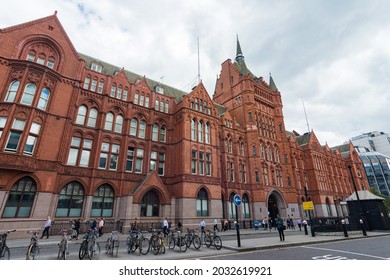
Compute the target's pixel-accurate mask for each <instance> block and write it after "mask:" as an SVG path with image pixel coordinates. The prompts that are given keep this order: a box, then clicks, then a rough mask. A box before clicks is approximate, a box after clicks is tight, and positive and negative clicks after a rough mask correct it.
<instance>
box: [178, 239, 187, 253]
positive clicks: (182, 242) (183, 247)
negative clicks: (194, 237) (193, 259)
mask: <svg viewBox="0 0 390 280" xmlns="http://www.w3.org/2000/svg"><path fill="white" fill-rule="evenodd" d="M178 243H179V244H178V245H179V249H180V251H181V252H185V251H187V248H188V246H187V243H186V240H185V238H183V237H181V236H180V237H179V239H178Z"/></svg>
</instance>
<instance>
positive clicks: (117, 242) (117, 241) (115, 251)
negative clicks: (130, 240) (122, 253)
mask: <svg viewBox="0 0 390 280" xmlns="http://www.w3.org/2000/svg"><path fill="white" fill-rule="evenodd" d="M118 250H119V240H114V250H113V251H114V252H113V253H115V257H117V256H118Z"/></svg>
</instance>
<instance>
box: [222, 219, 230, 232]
mask: <svg viewBox="0 0 390 280" xmlns="http://www.w3.org/2000/svg"><path fill="white" fill-rule="evenodd" d="M228 229H229V222H228V220H225V222H224V223H223V231H227V230H228Z"/></svg>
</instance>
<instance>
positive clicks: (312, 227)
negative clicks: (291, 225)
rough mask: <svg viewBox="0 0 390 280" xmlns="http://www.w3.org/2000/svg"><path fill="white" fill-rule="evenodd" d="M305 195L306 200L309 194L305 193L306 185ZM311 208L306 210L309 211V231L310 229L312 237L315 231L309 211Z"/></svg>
mask: <svg viewBox="0 0 390 280" xmlns="http://www.w3.org/2000/svg"><path fill="white" fill-rule="evenodd" d="M305 197H306V201H308V199H309V195H308V193H307V187H305ZM310 200H311V199H310ZM310 211H311V210H308V212H309V221H310V231H311V236H312V237H315V236H316V234H315V231H314V221H313V220H312V219H311V213H310Z"/></svg>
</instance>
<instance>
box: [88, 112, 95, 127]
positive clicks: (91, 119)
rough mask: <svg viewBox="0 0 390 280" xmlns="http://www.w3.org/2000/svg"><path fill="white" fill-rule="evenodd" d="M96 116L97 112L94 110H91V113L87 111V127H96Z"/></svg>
mask: <svg viewBox="0 0 390 280" xmlns="http://www.w3.org/2000/svg"><path fill="white" fill-rule="evenodd" d="M97 114H98V111H97V110H96V109H95V108H92V109H91V111H89V115H88V122H87V126H89V127H95V126H96V120H97Z"/></svg>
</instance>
